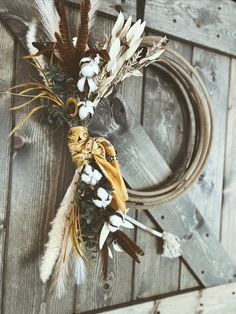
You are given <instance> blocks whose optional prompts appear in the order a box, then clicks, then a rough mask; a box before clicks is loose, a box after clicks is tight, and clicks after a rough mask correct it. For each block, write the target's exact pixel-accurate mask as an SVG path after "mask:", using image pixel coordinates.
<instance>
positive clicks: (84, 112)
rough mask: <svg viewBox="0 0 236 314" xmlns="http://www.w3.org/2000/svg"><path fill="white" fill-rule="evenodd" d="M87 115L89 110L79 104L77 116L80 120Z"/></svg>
mask: <svg viewBox="0 0 236 314" xmlns="http://www.w3.org/2000/svg"><path fill="white" fill-rule="evenodd" d="M88 116H89V111H88V110H87V108H86V107H85V106H81V107H80V109H79V117H80V120H84V119H86V118H87V117H88Z"/></svg>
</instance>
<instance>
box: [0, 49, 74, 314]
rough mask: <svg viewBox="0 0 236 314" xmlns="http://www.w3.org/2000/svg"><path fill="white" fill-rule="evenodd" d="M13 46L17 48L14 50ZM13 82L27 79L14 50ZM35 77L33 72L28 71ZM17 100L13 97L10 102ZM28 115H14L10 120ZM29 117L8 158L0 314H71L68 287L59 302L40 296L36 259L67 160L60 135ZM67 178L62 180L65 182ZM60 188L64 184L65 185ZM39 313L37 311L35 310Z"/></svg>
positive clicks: (59, 193) (67, 169) (68, 164)
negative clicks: (18, 145) (21, 144)
mask: <svg viewBox="0 0 236 314" xmlns="http://www.w3.org/2000/svg"><path fill="white" fill-rule="evenodd" d="M18 48H19V47H18ZM18 52H19V54H18V55H17V67H16V75H17V77H16V79H17V82H19V81H21V82H24V81H27V80H28V79H29V78H28V75H29V74H30V73H31V74H32V72H31V68H29V67H28V66H26V65H25V62H24V61H22V59H21V58H20V56H22V54H24V52H22V51H20V50H18ZM34 75H35V73H34ZM19 102H22V99H20V100H19V99H17V101H16V104H17V103H19ZM26 112H28V109H26V110H25V111H24V112H23V111H21V112H17V113H16V122H17V121H19V120H20V119H22V117H23V116H24V115H25V114H26ZM39 117H40V115H37V116H36V115H35V117H33V118H32V119H30V120H28V121H27V123H25V124H24V126H23V127H22V128H21V134H23V135H24V140H25V145H24V147H23V149H22V150H19V151H15V152H14V155H13V160H12V167H13V169H12V186H11V200H10V212H9V225H8V242H7V250H6V258H5V271H4V273H5V284H4V290H5V299H4V311H3V313H7V314H11V313H25V314H28V313H29V314H31V313H41V314H44V313H63V314H71V313H72V312H73V306H74V304H73V295H74V286H72V287H71V289H68V294H67V295H66V296H65V298H63V299H62V300H55V299H52V297H51V295H49V294H44V292H43V286H42V284H41V282H40V278H39V259H40V256H41V254H42V251H43V247H44V244H45V243H46V241H47V234H48V231H49V229H50V225H49V223H50V222H51V220H52V219H53V217H54V215H55V210H56V208H57V207H58V205H59V203H60V201H61V199H62V196H63V193H64V192H65V185H64V182H65V181H67V182H66V183H67V184H68V181H69V180H70V179H71V172H72V171H73V167H72V163H71V161H70V159H68V160H67V161H66V162H65V158H66V156H65V153H64V151H65V149H64V147H65V145H66V142H64V143H63V138H64V137H65V136H64V134H63V132H62V131H61V130H53V129H52V128H50V126H48V125H42V124H41V123H40V122H39ZM67 175H68V178H65V177H66V176H67ZM67 184H66V185H67ZM40 311H41V312H40Z"/></svg>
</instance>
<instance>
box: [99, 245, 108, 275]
mask: <svg viewBox="0 0 236 314" xmlns="http://www.w3.org/2000/svg"><path fill="white" fill-rule="evenodd" d="M108 255H109V254H108V246H107V244H104V245H103V248H102V251H101V256H102V275H103V280H106V279H107V275H108V259H109V257H108Z"/></svg>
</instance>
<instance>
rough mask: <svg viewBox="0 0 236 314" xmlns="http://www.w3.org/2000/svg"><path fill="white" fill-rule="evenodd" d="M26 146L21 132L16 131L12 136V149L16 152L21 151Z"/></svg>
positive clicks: (24, 137)
mask: <svg viewBox="0 0 236 314" xmlns="http://www.w3.org/2000/svg"><path fill="white" fill-rule="evenodd" d="M25 145H26V136H25V134H24V133H23V132H21V131H17V132H16V133H15V134H14V135H13V148H14V150H16V151H20V150H22V149H23V148H24V147H25Z"/></svg>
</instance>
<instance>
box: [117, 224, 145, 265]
mask: <svg viewBox="0 0 236 314" xmlns="http://www.w3.org/2000/svg"><path fill="white" fill-rule="evenodd" d="M113 238H114V240H116V241H117V244H119V246H120V247H121V248H122V249H123V250H124V251H125V252H126V253H127V254H128V255H129V256H131V257H132V258H133V259H134V260H135V262H137V263H140V260H139V258H138V255H140V256H143V255H144V252H143V250H142V249H141V248H140V247H139V246H138V245H137V244H136V243H134V241H132V240H131V239H130V238H129V237H128V236H127V235H126V234H125V233H124V232H123V231H120V230H117V231H116V232H114V234H113Z"/></svg>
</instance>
